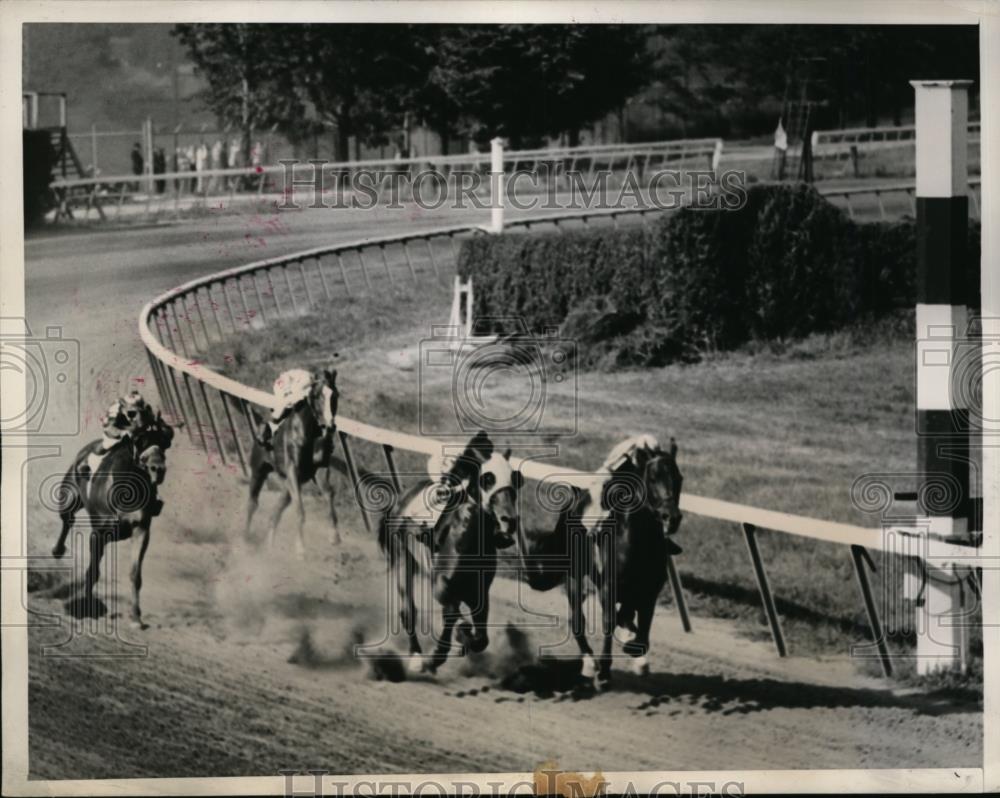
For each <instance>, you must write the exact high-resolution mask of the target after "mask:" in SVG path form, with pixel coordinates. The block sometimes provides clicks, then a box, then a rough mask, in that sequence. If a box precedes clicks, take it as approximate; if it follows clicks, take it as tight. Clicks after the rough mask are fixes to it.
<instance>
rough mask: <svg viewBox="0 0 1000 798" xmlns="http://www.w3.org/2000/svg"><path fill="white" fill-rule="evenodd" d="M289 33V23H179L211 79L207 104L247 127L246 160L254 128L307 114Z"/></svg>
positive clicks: (183, 37) (183, 38) (178, 31)
mask: <svg viewBox="0 0 1000 798" xmlns="http://www.w3.org/2000/svg"><path fill="white" fill-rule="evenodd" d="M289 33H290V31H289V30H288V29H287V28H286V26H283V25H251V24H245V23H203V24H188V23H185V24H179V25H175V26H174V35H175V36H177V38H178V39H179V40H180V41H181V43H182V44H184V46H185V47H187V49H188V53H189V54H190V56H191V59H192V60H193V61H194V63H195V66H196V67H197V69H198V70H199V71H200V72H201V73H202V74H203V75H204V76H205V78H206V79H207V81H208V87H207V88H206V89H205V93H204V100H205V102H206V104H207V105H208V106H209V107H210V108H212V110H213V111H215V113H216V114H217V115H218V116H219V118H220V119H222V121H223V122H226V123H231V124H235V125H238V126H239V128H240V130H241V131H242V147H243V156H244V158H245V159H246V162H249V158H250V148H251V146H252V145H251V137H252V135H253V130H254V129H256V128H260V127H264V126H271V125H275V124H282V123H287V122H288V121H289V120H290V119H293V118H295V117H296V116H301V104H300V103H299V102H298V97H297V94H296V92H295V91H294V76H293V74H292V72H291V70H290V69H289V67H290V60H289V57H288V51H289V47H288V41H287V36H288V34H289Z"/></svg>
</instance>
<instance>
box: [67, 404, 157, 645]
mask: <svg viewBox="0 0 1000 798" xmlns="http://www.w3.org/2000/svg"><path fill="white" fill-rule="evenodd" d="M173 437H174V431H173V429H172V428H171V427H170V425H168V424H167V423H166V422H165V421H163V419H162V417H161V416H160V414H159V413H157V415H156V419H155V421H154V422H153V423H152V424H150V425H149V426H147V427H145V428H142V429H139V430H137V431H135V432H134V433H132V434H131V435H129V436H127V437H125V438H123V439H122V440H121V441H119V442H118V443H117V444H115V445H114V446H112V447H111V448H110V449H109V450H108V451H107V452H105V453H104V454H100V453H99V451H100V447H101V444H102V441H100V440H97V441H93V442H92V443H89V444H87V446H85V447H84V448H83V449H82V450H80V452H79V454H77V456H76V459H75V460H74V461H73V465H71V466H70V468H69V470H68V471H67V472H66V475H65V476H64V477H63V479H62V482H61V483H60V484H59V487H58V489H57V492H56V499H57V503H58V505H59V516H60V518H61V519H62V529H61V531H60V532H59V540H58V541H57V542H56V545H55V547H54V548H53V550H52V555H53V556H54V557H57V558H58V557H62V556H63V555H64V554H65V553H66V537H67V535H69V533H70V530H71V529H72V528H73V524H74V522H75V519H76V514H77V513H78V512H79V511H80V510H82V509H86V510H87V515H88V516H89V518H90V527H91V531H90V561H89V563H88V565H87V572H86V574H85V576H84V584H83V588H84V590H83V600H84V602H85V605H84V606H85V608H87V609H88V610H91V609H92V608H93V607H94V606H95V602H94V586H95V585H96V584H97V580H98V579H99V578H100V568H101V560H102V559H103V557H104V550H105V549H106V548H107V545H108V543H116V542H120V541H123V540H129V539H131V541H132V567H131V571H130V579H131V582H132V609H131V621H132V623H133V625H135V626H137V627H139V628H140V629H143V628H145V626H144V625H143V623H142V611H141V609H140V606H139V591H140V590H141V589H142V563H143V559H144V558H145V556H146V550H147V548H148V547H149V531H150V526H151V523H152V519H153V518H154V517H156V516H158V515H159V514H160V511H161V510H162V509H163V501H162V500H161V499H160V498H159V496H158V495H157V491H158V488H159V486H160V485H162V484H163V480H164V478H165V477H166V473H167V465H166V457H165V452H166V450H167V449H169V448H170V444H171V442H172V441H173ZM88 474H89V475H88Z"/></svg>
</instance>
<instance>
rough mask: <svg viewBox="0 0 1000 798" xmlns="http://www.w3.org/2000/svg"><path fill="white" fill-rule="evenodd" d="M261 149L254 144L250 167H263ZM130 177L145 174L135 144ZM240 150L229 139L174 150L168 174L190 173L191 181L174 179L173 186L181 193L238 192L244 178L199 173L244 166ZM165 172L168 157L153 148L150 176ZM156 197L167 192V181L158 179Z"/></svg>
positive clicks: (251, 151) (158, 148)
mask: <svg viewBox="0 0 1000 798" xmlns="http://www.w3.org/2000/svg"><path fill="white" fill-rule="evenodd" d="M262 156H263V148H262V147H261V143H260V142H259V141H258V142H255V143H254V145H253V146H252V147H251V149H250V164H249V165H250V166H252V167H258V166H260V165H261V164H262ZM131 158H132V174H134V175H136V176H142V175H144V174H145V172H144V166H145V160H144V158H143V153H142V147H141V146H140V145H139V143H138V142H136V143H135V145H133V147H132V152H131ZM244 165H245V164H244V158H243V148H242V146H241V145H240V140H239V139H236V138H234V139H232V140H231V141H229V142H228V146H227V143H226V142H225V141H224V140H223V139H216V141H215V143H214V144H212V146H211V147H209V146H208V144H207V143H206V142H205V141H204V140H203V141H202V142H201V143H200V144H198V145H197V146H196V145H194V144H191V145H188V146H187V147H177V148H175V150H174V157H173V163H172V164H171V167H172V168H171V171H173V172H180V173H184V172H191V173H192V175H191V177H190V178H175V179H174V187H175V188H176V189H177V190H178V191H179V192H180V193H182V194H186V193H190V192H193V193H195V194H214V193H217V192H219V191H224V190H237V189H239V188H241V187H245V186H246V185H247V180H246V179H245V178H244V177H243V176H219V175H209V176H205V175H203V174H202V173H203V172H206V171H210V170H215V169H236V168H239V167H241V166H244ZM166 171H167V156H166V153H165V152H164V149H163V147H156V148H155V149H154V150H153V174H154V175H159V174H164V173H165V172H166ZM134 188H135V189H136V190H138V188H139V181H136V183H135V184H134ZM155 188H156V193H157V194H162V193H164V192H165V191H166V188H167V181H166V180H157V181H156V182H155Z"/></svg>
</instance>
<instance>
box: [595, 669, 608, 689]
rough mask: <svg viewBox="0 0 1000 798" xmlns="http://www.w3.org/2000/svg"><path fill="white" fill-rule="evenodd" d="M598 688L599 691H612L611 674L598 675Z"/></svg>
mask: <svg viewBox="0 0 1000 798" xmlns="http://www.w3.org/2000/svg"><path fill="white" fill-rule="evenodd" d="M597 688H598V689H599V690H604V691H607V690H610V689H611V674H610V673H599V674H597Z"/></svg>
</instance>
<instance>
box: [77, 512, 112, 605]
mask: <svg viewBox="0 0 1000 798" xmlns="http://www.w3.org/2000/svg"><path fill="white" fill-rule="evenodd" d="M107 542H108V534H107V532H106V531H105V530H104V528H103V527H100V526H99V527H98V528H97V529H95V530H94V531H92V532H91V533H90V562H89V563H87V573H86V574H84V577H83V600H84V603H85V604H86V610H87V613H86V614H87V615H95V616H96V613H95V612H94V609H95V608H94V585H96V584H97V580H98V579H100V578H101V560H102V559H103V558H104V549H105V547H106V546H107Z"/></svg>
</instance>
